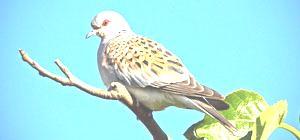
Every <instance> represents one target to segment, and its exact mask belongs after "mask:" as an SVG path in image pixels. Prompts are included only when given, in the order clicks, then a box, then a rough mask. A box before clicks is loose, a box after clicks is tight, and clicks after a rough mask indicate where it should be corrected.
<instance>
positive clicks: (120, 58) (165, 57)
mask: <svg viewBox="0 0 300 140" xmlns="http://www.w3.org/2000/svg"><path fill="white" fill-rule="evenodd" d="M105 54H106V55H107V63H108V65H110V66H111V67H113V70H114V73H115V75H116V76H117V78H118V79H119V80H120V81H122V82H123V83H124V84H127V85H129V86H136V87H148V86H150V87H154V88H159V89H161V90H162V91H165V92H168V93H173V94H180V95H185V96H188V97H194V98H197V97H208V98H209V99H215V100H223V99H224V98H223V97H222V96H221V95H220V94H218V93H217V92H216V91H214V90H212V89H210V88H207V87H205V86H203V85H201V84H199V83H198V82H197V81H196V80H195V78H194V77H193V76H192V75H191V74H190V73H189V71H188V70H187V68H186V67H185V66H184V65H183V63H182V62H181V60H180V59H179V58H178V57H176V56H175V55H174V54H172V53H171V52H170V51H168V50H167V49H165V48H164V47H163V46H162V45H161V44H159V43H157V42H155V41H153V40H150V39H148V38H145V37H141V36H136V35H131V36H129V35H121V36H119V37H116V38H115V39H113V40H111V41H110V42H109V43H108V45H107V47H106V49H105Z"/></svg>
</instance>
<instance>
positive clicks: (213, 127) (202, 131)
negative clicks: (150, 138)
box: [184, 90, 268, 140]
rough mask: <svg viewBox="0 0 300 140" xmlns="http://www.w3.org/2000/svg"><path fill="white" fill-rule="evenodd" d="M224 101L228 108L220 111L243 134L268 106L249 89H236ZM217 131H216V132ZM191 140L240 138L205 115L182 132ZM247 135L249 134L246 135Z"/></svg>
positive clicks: (233, 139) (231, 139)
mask: <svg viewBox="0 0 300 140" xmlns="http://www.w3.org/2000/svg"><path fill="white" fill-rule="evenodd" d="M225 101H226V102H227V103H229V105H230V108H229V109H228V110H225V111H220V113H221V114H223V115H224V116H225V117H226V118H227V119H228V120H229V121H230V122H231V123H233V124H234V125H235V126H236V128H237V129H238V130H239V132H242V133H243V136H245V135H246V134H247V132H248V131H250V130H251V129H252V127H253V125H254V124H255V122H256V118H257V117H258V116H259V115H260V113H261V112H262V111H263V110H265V109H266V108H267V107H268V104H267V103H266V102H265V100H264V99H263V97H262V96H260V95H259V94H258V93H256V92H253V91H249V90H238V91H235V92H233V93H231V94H229V95H228V96H227V97H226V98H225ZM216 132H217V133H216ZM184 135H185V136H186V138H188V139H191V140H198V139H204V138H206V139H208V140H220V139H230V140H235V139H240V138H241V137H238V136H234V135H232V133H231V132H229V131H228V130H227V129H226V128H224V127H223V126H222V125H221V124H220V123H219V122H218V121H217V120H215V119H213V118H211V117H210V116H208V115H205V117H204V119H203V120H202V121H200V122H198V123H196V124H194V125H192V126H191V127H190V128H189V129H188V130H187V131H186V132H185V134H184ZM247 137H249V136H247Z"/></svg>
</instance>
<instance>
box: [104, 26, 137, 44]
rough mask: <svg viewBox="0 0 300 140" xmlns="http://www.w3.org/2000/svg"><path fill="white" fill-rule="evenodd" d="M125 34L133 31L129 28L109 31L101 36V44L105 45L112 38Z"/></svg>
mask: <svg viewBox="0 0 300 140" xmlns="http://www.w3.org/2000/svg"><path fill="white" fill-rule="evenodd" d="M126 34H133V32H132V31H131V30H121V31H119V32H115V33H110V34H109V35H105V36H104V37H102V39H101V44H103V45H104V46H106V44H108V43H109V41H110V40H112V39H114V38H116V37H118V36H120V35H126Z"/></svg>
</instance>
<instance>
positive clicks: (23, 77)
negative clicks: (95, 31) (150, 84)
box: [0, 0, 300, 140]
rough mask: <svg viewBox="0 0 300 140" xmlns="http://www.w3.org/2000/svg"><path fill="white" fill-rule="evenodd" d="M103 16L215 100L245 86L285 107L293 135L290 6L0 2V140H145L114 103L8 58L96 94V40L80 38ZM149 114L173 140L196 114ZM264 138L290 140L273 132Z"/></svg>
mask: <svg viewBox="0 0 300 140" xmlns="http://www.w3.org/2000/svg"><path fill="white" fill-rule="evenodd" d="M107 9H111V10H115V11H118V12H120V13H122V15H124V17H125V18H126V19H127V20H128V22H129V24H130V25H131V27H132V29H133V30H134V31H135V32H136V33H138V34H141V35H144V36H147V37H149V38H152V39H155V40H157V41H159V42H161V43H162V44H164V45H165V46H166V47H167V48H168V49H169V50H171V51H172V52H174V53H175V54H177V55H178V56H180V58H181V59H182V60H183V61H184V63H185V64H186V66H187V67H188V68H189V69H190V71H191V72H192V73H193V74H194V75H195V76H196V78H197V79H198V80H199V81H200V82H202V83H203V84H205V85H207V86H209V87H211V88H214V89H216V90H218V91H219V92H220V93H222V94H223V95H227V94H228V93H230V92H231V91H234V90H236V89H239V88H246V89H251V90H255V91H257V92H260V93H261V94H262V95H263V96H264V97H265V99H266V100H267V101H268V102H269V103H270V104H273V103H276V102H277V101H278V100H281V99H286V100H287V101H288V104H289V107H288V108H289V112H288V115H287V117H286V122H287V123H289V124H291V125H293V126H295V127H297V128H298V129H299V128H300V125H299V124H300V123H299V114H300V109H299V101H298V100H299V97H300V92H299V91H300V74H299V71H300V62H299V60H300V53H299V52H300V26H299V24H300V2H299V1H297V0H274V1H269V0H264V1H261V0H251V1H250V0H249V1H238V0H236V1H229V2H225V1H215V0H213V1H198V0H190V1H173V0H165V1H161V0H152V1H145V2H142V1H123V2H121V1H114V0H99V1H81V2H79V1H71V0H65V1H61V0H52V1H47V0H26V1H22V0H10V1H3V0H2V1H1V2H0V17H1V23H0V24H1V26H0V27H1V33H0V42H1V46H0V51H1V56H0V58H1V59H0V66H1V73H0V78H1V81H2V84H0V88H1V94H0V124H1V125H0V139H5V140H19V139H22V140H40V139H43V140H52V139H55V140H65V139H73V140H79V139H115V140H117V139H151V136H150V134H149V133H148V132H147V130H146V128H144V126H143V125H142V124H141V123H140V122H139V121H137V120H136V117H135V116H134V114H133V113H132V112H130V111H129V110H128V109H127V108H126V107H125V106H124V105H122V104H121V103H119V102H117V101H107V100H103V99H99V98H96V97H92V96H90V95H88V94H85V93H83V92H82V91H79V90H78V89H76V88H73V87H63V86H61V85H60V84H57V83H55V82H53V81H51V80H49V79H45V78H42V77H40V76H39V75H38V74H37V73H36V71H34V70H33V69H32V68H30V67H29V66H28V65H27V64H25V63H23V62H22V60H21V59H20V56H19V54H18V49H19V48H22V49H24V50H25V51H26V52H28V53H29V54H30V55H31V57H32V58H34V59H36V60H37V61H38V62H39V63H40V64H41V65H43V66H44V67H46V68H47V69H49V70H51V71H53V72H55V73H57V74H61V73H60V71H59V70H58V69H57V68H56V67H55V65H54V63H53V61H54V59H56V58H60V59H61V60H62V62H63V63H64V64H65V65H67V66H68V67H69V69H70V70H71V71H72V72H73V73H74V74H75V75H77V76H78V77H79V78H80V79H82V80H84V81H86V82H87V83H89V84H91V85H94V86H97V87H100V88H105V87H104V85H103V83H102V81H101V79H100V76H99V73H98V69H97V63H96V52H97V48H98V45H99V42H100V40H99V39H98V38H91V39H89V40H85V39H84V37H85V34H86V33H87V32H88V31H90V21H91V19H92V17H93V16H94V15H96V14H97V13H98V12H100V11H103V10H107ZM154 116H155V118H156V120H157V121H158V123H159V124H160V125H161V127H162V128H163V129H164V130H165V132H166V133H167V134H168V135H170V136H171V137H172V138H173V139H174V140H177V139H178V140H180V139H184V137H183V135H182V134H183V133H184V131H185V130H186V129H187V128H188V127H189V126H190V125H191V124H193V123H195V122H197V121H199V120H201V119H202V117H203V114H202V113H200V112H196V111H191V110H183V109H177V108H173V107H171V108H168V109H166V110H165V111H163V112H157V113H154ZM270 139H294V137H293V136H292V135H291V134H289V133H287V132H285V131H283V130H281V129H278V130H276V131H275V133H274V134H273V135H272V136H271V138H270Z"/></svg>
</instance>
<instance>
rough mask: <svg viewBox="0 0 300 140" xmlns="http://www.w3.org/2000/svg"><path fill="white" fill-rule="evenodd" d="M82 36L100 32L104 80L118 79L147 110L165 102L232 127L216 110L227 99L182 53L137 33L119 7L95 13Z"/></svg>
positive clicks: (99, 55)
mask: <svg viewBox="0 0 300 140" xmlns="http://www.w3.org/2000/svg"><path fill="white" fill-rule="evenodd" d="M91 27H92V30H91V31H90V32H88V33H87V35H86V38H90V37H91V36H98V37H100V38H101V42H100V46H99V48H98V52H97V63H98V69H99V72H100V75H101V78H102V81H103V82H104V84H105V85H106V86H107V87H109V86H110V84H111V83H112V82H119V83H121V84H123V85H124V86H125V87H126V89H127V90H128V91H129V93H130V94H131V96H133V97H134V98H135V99H136V100H137V102H138V104H142V105H143V106H145V107H146V108H147V109H149V110H151V111H161V110H164V109H165V108H167V107H169V106H176V107H179V108H184V109H193V110H197V111H200V112H204V113H206V114H208V115H209V116H211V117H212V118H214V119H216V120H218V121H219V122H220V123H221V124H222V125H223V126H224V127H225V128H226V129H228V130H229V131H230V132H232V133H233V134H234V133H235V132H236V131H237V129H236V127H235V126H234V125H233V124H232V123H231V122H230V121H229V120H227V119H226V118H225V117H224V116H223V115H222V114H220V113H219V112H218V111H220V110H226V109H228V108H229V104H228V103H226V102H225V101H224V97H223V96H222V95H221V94H219V93H218V92H217V91H215V90H213V89H211V88H209V87H207V86H204V85H202V84H200V83H199V82H198V81H197V80H196V79H195V77H194V76H193V75H192V74H191V73H190V72H189V70H188V69H187V67H186V66H185V65H184V64H183V62H182V61H181V59H180V58H179V57H177V56H176V55H175V54H173V53H172V52H171V51H169V50H168V49H166V48H165V47H164V46H163V45H162V44H161V43H159V42H157V41H155V40H152V39H150V38H147V37H144V36H142V35H139V34H136V33H135V32H134V31H132V29H131V27H130V26H129V24H128V22H127V21H126V20H125V18H124V17H123V16H122V15H121V14H120V13H118V12H116V11H112V10H107V11H102V12H100V13H98V14H97V15H96V16H95V17H94V18H93V19H92V21H91Z"/></svg>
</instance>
